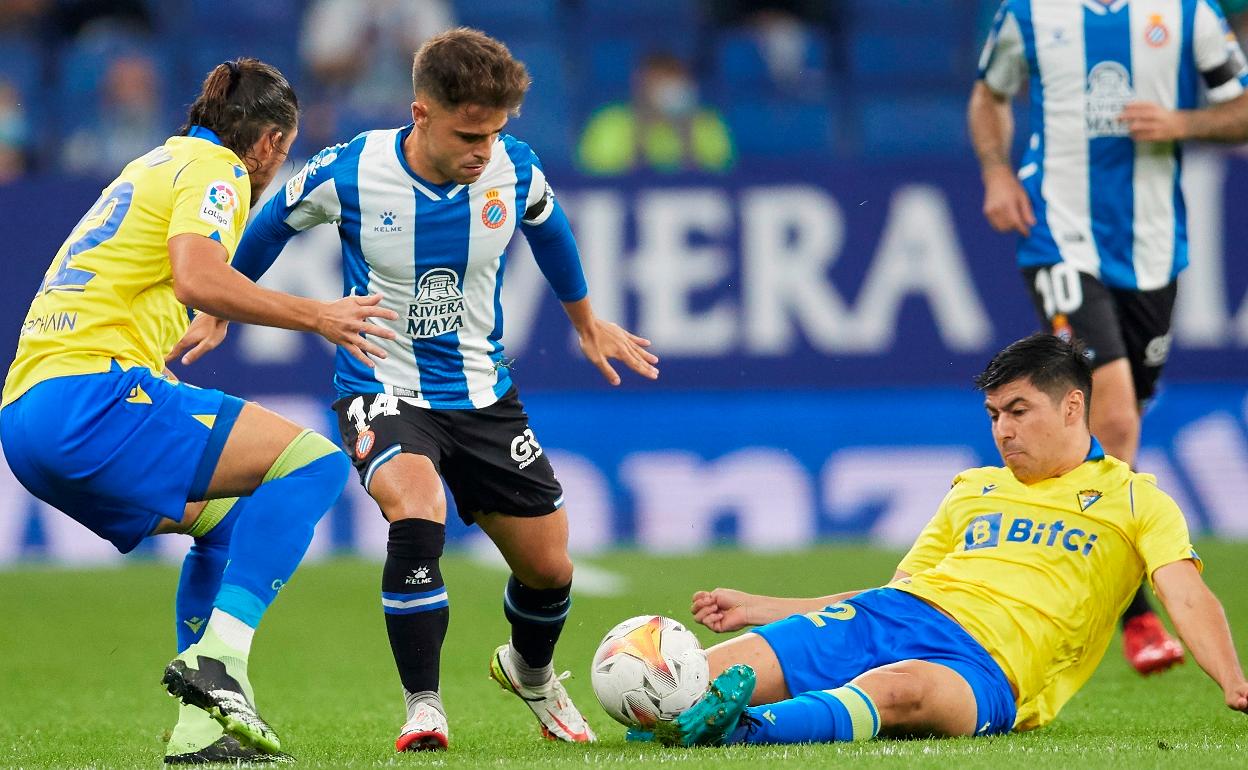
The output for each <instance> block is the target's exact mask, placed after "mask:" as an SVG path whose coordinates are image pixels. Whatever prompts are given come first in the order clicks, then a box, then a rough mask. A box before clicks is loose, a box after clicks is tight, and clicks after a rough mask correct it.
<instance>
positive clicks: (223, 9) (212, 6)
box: [191, 0, 304, 34]
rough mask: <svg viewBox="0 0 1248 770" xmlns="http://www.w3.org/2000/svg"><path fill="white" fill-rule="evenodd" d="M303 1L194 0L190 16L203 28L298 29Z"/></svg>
mask: <svg viewBox="0 0 1248 770" xmlns="http://www.w3.org/2000/svg"><path fill="white" fill-rule="evenodd" d="M303 5H304V3H302V2H301V1H300V0H263V2H257V0H191V16H192V18H193V19H194V20H195V22H196V23H197V24H201V25H203V26H200V27H198V29H199V30H200V31H203V30H205V29H207V30H212V31H218V32H240V33H243V34H247V33H249V32H261V31H264V32H267V33H270V34H273V33H277V34H282V32H283V30H286V29H291V30H295V31H296V33H297V30H298V29H299V22H300V20H301V19H302V17H303ZM262 28H263V29H262Z"/></svg>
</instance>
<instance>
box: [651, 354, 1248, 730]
mask: <svg viewBox="0 0 1248 770" xmlns="http://www.w3.org/2000/svg"><path fill="white" fill-rule="evenodd" d="M976 384H977V385H978V386H979V388H980V389H981V390H982V391H983V392H984V395H985V406H986V408H987V410H988V414H989V416H990V417H991V419H992V435H993V438H994V439H995V441H996V444H997V448H998V449H999V450H1000V452H1001V456H1002V458H1003V459H1004V460H1005V465H1006V467H1004V468H999V467H991V468H975V469H972V470H968V471H966V472H964V473H962V474H961V475H959V476H958V477H957V478H956V479H955V480H954V483H953V488H952V489H951V490H950V491H949V494H948V495H947V496H946V497H945V500H944V502H943V503H942V504H941V506H940V508H939V510H937V512H936V515H935V516H934V517H933V518H932V520H931V522H930V523H929V524H928V525H927V527H926V529H924V530H923V532H922V533H921V534H920V535H919V538H918V540H917V541H916V542H915V544H914V546H913V547H912V548H911V549H910V552H909V553H908V554H907V555H906V557H905V558H904V559H903V560H902V562H901V564H900V565H899V567H898V570H897V574H896V575H895V576H894V578H893V582H892V583H890V584H889V585H888V586H886V587H883V588H876V589H871V590H867V591H851V592H849V593H843V594H837V595H833V596H825V597H821V598H817V599H780V598H773V597H766V596H755V595H752V594H746V593H743V592H740V591H732V590H728V589H722V588H721V589H716V590H714V591H710V592H699V593H697V594H695V595H694V597H693V613H694V616H695V618H696V619H697V620H698V621H699V622H701V623H703V624H704V625H706V626H707V627H709V628H711V629H712V630H715V631H733V630H737V629H740V628H744V627H746V626H752V625H759V628H757V629H755V630H754V631H753V632H751V633H747V634H744V635H742V636H739V637H737V638H735V639H732V640H730V641H728V642H724V643H723V644H719V645H716V646H715V647H712V648H711V649H710V650H709V657H710V663H711V672H712V674H718V675H719V676H718V678H717V679H716V680H715V682H714V684H713V685H712V687H711V690H710V691H709V693H708V695H707V696H706V697H705V698H703V700H702V701H701V702H699V703H698V704H697V705H695V706H694V707H693V708H692V709H690V710H689V711H686V712H685V713H684V714H682V715H681V716H680V717H679V718H678V719H677V721H676V722H674V723H672V724H670V725H668V726H666V729H665V730H664V731H663V732H661V734H660V738H661V739H663V740H665V741H666V742H671V743H682V744H686V745H690V744H695V743H719V742H725V743H799V742H812V741H816V742H817V741H850V740H862V739H866V738H872V737H875V736H876V735H877V734H881V735H888V736H899V735H925V736H926V735H931V736H969V735H992V734H994V733H1003V732H1008V731H1010V730H1029V729H1032V728H1036V727H1040V726H1042V725H1044V724H1047V723H1048V722H1050V721H1052V720H1053V718H1054V717H1056V716H1057V713H1058V711H1060V710H1061V708H1062V706H1063V705H1065V703H1066V702H1067V701H1068V700H1070V698H1071V697H1072V696H1073V695H1074V694H1075V693H1076V692H1077V691H1078V690H1079V688H1080V687H1082V686H1083V685H1084V683H1085V682H1087V681H1088V677H1090V676H1091V675H1092V672H1093V671H1094V670H1095V669H1096V666H1097V664H1098V663H1100V660H1101V657H1102V656H1103V655H1104V654H1105V648H1106V647H1107V646H1108V645H1109V642H1110V639H1111V638H1112V637H1113V633H1114V626H1115V623H1116V621H1117V619H1118V617H1119V615H1120V614H1121V613H1122V610H1123V608H1124V607H1125V606H1126V605H1127V603H1128V602H1130V601H1131V597H1132V596H1133V595H1134V594H1135V590H1136V588H1137V587H1138V586H1139V584H1140V580H1141V579H1142V578H1145V577H1146V578H1148V580H1149V581H1151V582H1152V584H1153V587H1154V588H1155V589H1156V591H1157V594H1158V596H1160V597H1161V600H1162V603H1163V604H1164V605H1165V607H1166V610H1167V612H1169V613H1170V617H1171V619H1172V620H1173V621H1174V625H1175V627H1176V628H1177V629H1178V631H1179V634H1180V635H1181V636H1182V638H1183V641H1184V642H1185V643H1186V644H1187V645H1188V647H1189V649H1190V650H1191V651H1192V654H1193V655H1194V656H1195V658H1196V662H1197V663H1199V664H1200V666H1201V667H1202V668H1203V669H1204V670H1205V672H1206V673H1208V674H1209V676H1210V677H1211V678H1212V679H1213V680H1214V681H1215V682H1216V683H1217V684H1218V686H1219V687H1220V688H1221V689H1222V694H1223V697H1224V699H1225V702H1226V705H1227V706H1229V707H1230V708H1232V709H1235V710H1237V711H1248V681H1246V680H1245V678H1244V673H1243V669H1242V668H1241V667H1240V664H1239V660H1238V658H1237V657H1236V654H1235V647H1234V644H1233V642H1232V640H1231V632H1230V629H1229V628H1228V626H1227V622H1226V616H1225V615H1224V614H1223V612H1222V607H1221V605H1220V604H1219V603H1218V600H1217V599H1216V598H1215V597H1214V595H1213V593H1212V592H1211V591H1210V590H1209V589H1208V588H1207V587H1206V586H1205V583H1204V581H1203V580H1202V579H1201V576H1200V570H1201V562H1200V559H1199V557H1197V555H1196V552H1195V551H1194V550H1193V549H1192V545H1191V542H1190V541H1189V539H1188V532H1187V525H1186V523H1185V522H1184V520H1183V514H1182V513H1181V512H1180V511H1179V508H1178V506H1176V505H1175V503H1174V501H1173V500H1171V499H1170V498H1169V497H1168V496H1166V494H1165V493H1163V492H1162V491H1161V490H1159V489H1158V488H1157V487H1156V485H1155V484H1154V480H1153V478H1152V477H1151V476H1147V475H1144V474H1139V473H1133V472H1132V471H1131V469H1130V467H1128V466H1127V464H1126V463H1123V462H1121V461H1119V460H1117V459H1114V458H1113V457H1108V456H1106V455H1105V453H1104V452H1103V451H1101V448H1100V445H1099V443H1098V442H1097V441H1096V439H1095V438H1093V437H1092V436H1091V434H1090V433H1089V431H1088V412H1087V404H1088V402H1089V400H1090V397H1091V391H1092V373H1091V370H1090V368H1089V366H1088V363H1087V360H1086V359H1085V358H1084V356H1083V355H1082V353H1081V351H1080V350H1079V349H1078V348H1077V347H1074V346H1072V345H1070V344H1069V343H1066V342H1063V341H1062V340H1060V339H1058V338H1056V337H1052V336H1049V335H1034V336H1032V337H1028V338H1027V339H1024V340H1021V341H1019V342H1016V343H1014V344H1013V345H1010V346H1009V347H1007V348H1006V349H1005V350H1004V351H1002V352H1001V353H999V354H998V355H997V356H996V358H994V359H993V360H992V362H991V363H990V364H989V365H988V368H987V369H986V370H985V371H984V373H983V374H981V375H980V376H979V378H978V379H977V380H976ZM763 624H765V625H763ZM747 703H751V704H754V705H752V706H749V707H748V708H747V707H746V704H747Z"/></svg>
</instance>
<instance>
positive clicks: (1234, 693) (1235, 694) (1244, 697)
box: [1225, 681, 1248, 713]
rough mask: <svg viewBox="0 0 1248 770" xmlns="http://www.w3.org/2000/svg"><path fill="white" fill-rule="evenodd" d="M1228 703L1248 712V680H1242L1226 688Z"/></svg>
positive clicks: (1231, 706)
mask: <svg viewBox="0 0 1248 770" xmlns="http://www.w3.org/2000/svg"><path fill="white" fill-rule="evenodd" d="M1225 695H1226V705H1227V706H1229V707H1230V708H1233V709H1235V710H1236V711H1243V712H1245V713H1248V682H1244V681H1241V682H1239V683H1237V684H1234V685H1231V686H1230V687H1228V688H1226V691H1225Z"/></svg>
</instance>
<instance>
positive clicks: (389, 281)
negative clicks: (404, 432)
mask: <svg viewBox="0 0 1248 770" xmlns="http://www.w3.org/2000/svg"><path fill="white" fill-rule="evenodd" d="M411 130H412V127H411V126H410V125H409V126H406V127H404V128H400V129H391V130H380V131H369V132H366V133H363V134H360V135H359V136H357V137H356V138H355V139H353V140H352V141H351V142H349V143H346V144H339V145H336V146H334V147H330V148H327V149H325V150H322V151H321V152H320V153H318V154H317V155H315V156H313V157H312V159H311V160H309V161H308V163H307V164H306V165H305V166H304V167H303V169H302V170H301V171H299V173H298V174H296V175H295V176H293V177H292V178H291V179H290V180H289V181H288V182H287V183H286V185H285V188H284V190H282V191H279V193H278V194H277V195H275V196H274V197H273V198H272V199H271V200H270V201H269V202H268V204H266V206H265V207H264V209H263V210H262V211H261V212H260V213H259V214H258V215H257V217H256V220H255V221H254V222H253V223H252V225H251V226H250V227H249V228H248V230H247V233H246V234H245V236H244V238H243V243H242V244H240V246H239V253H238V255H237V257H236V259H235V262H234V264H235V266H236V267H238V269H239V270H240V271H242V272H243V273H244V274H247V275H249V276H250V277H252V278H253V279H254V278H257V277H259V275H260V274H261V273H263V272H264V270H265V269H267V267H268V266H269V265H270V264H272V261H273V259H275V258H276V256H277V253H278V252H280V250H281V247H282V245H283V244H284V243H285V241H286V240H287V239H289V238H290V237H292V236H293V235H294V234H295V233H297V232H300V231H303V230H307V229H308V228H310V227H313V226H315V225H318V224H323V223H334V224H336V225H337V226H338V232H339V236H340V238H341V241H342V260H343V291H344V294H351V293H355V294H360V295H364V294H372V293H380V294H382V295H383V297H384V299H383V306H384V307H389V308H391V309H393V310H395V311H396V312H398V314H399V320H398V321H397V322H396V321H384V320H380V319H375V320H374V322H375V323H377V324H380V325H388V326H390V327H391V328H394V329H395V331H396V332H397V333H398V338H397V339H395V340H383V339H377V340H374V341H375V342H376V343H377V344H379V345H380V346H381V347H382V348H383V349H385V351H386V354H387V357H386V358H385V359H382V360H378V361H376V364H377V367H376V368H375V369H369V368H368V367H366V366H364V365H363V364H361V363H360V362H359V361H357V360H355V359H354V358H353V357H352V356H350V355H348V354H347V353H346V352H345V351H343V350H341V349H340V350H339V351H338V354H337V358H336V361H335V376H334V384H335V387H336V389H337V391H338V393H339V394H340V395H346V394H351V393H388V394H391V395H395V396H399V397H401V398H402V399H403V400H405V401H408V402H409V403H412V404H414V405H416V406H421V407H425V408H433V409H479V408H482V407H485V406H489V405H490V404H492V403H494V402H495V401H497V400H498V399H499V398H500V397H501V396H502V395H503V394H505V393H506V392H507V390H508V388H510V387H511V375H510V371H509V369H508V367H507V366H506V365H505V359H504V357H503V345H502V336H503V309H502V305H501V303H500V301H499V298H500V292H501V289H502V283H503V271H504V268H505V265H506V255H505V253H504V249H505V248H506V246H507V243H508V242H509V241H510V240H511V238H512V235H513V234H514V233H515V231H516V227H517V225H521V226H522V227H523V229H524V232H525V234H526V236H527V237H528V238H529V241H530V243H531V245H533V247H534V248H533V251H534V256H535V257H536V258H537V260H538V263H539V266H540V267H541V268H542V270H543V272H544V273H545V275H546V277H547V279H548V280H549V281H550V282H551V284H552V286H554V288H555V291H556V293H557V294H558V295H559V298H560V299H562V300H564V301H574V300H577V299H580V298H582V297H584V296H585V294H586V293H587V288H586V285H585V279H584V274H583V273H582V271H581V265H580V260H579V256H578V255H577V252H576V247H575V242H574V241H573V240H572V235H571V230H570V227H569V225H568V222H567V218H566V217H565V216H564V215H563V212H562V210H561V209H560V207H559V205H558V203H557V202H556V201H555V200H554V193H553V192H552V191H551V188H550V186H549V185H548V184H547V182H546V177H545V175H544V174H543V172H542V169H541V166H540V163H539V161H538V159H537V156H536V155H535V154H534V153H533V151H532V150H531V149H529V146H528V145H527V144H525V143H524V142H521V141H519V140H517V139H515V138H513V137H511V136H508V135H501V136H500V137H499V138H498V141H497V143H496V144H495V145H494V148H493V151H492V152H491V157H490V162H489V164H488V165H487V166H486V168H485V170H484V171H483V172H482V174H481V177H480V178H479V179H478V180H477V181H476V182H473V183H472V184H471V185H466V186H465V185H461V184H456V183H453V182H452V183H447V184H442V185H438V184H434V183H432V182H429V181H427V180H424V179H421V178H420V177H419V176H417V175H416V174H415V172H413V171H412V170H411V168H410V167H409V166H408V163H407V161H406V159H405V158H404V156H403V149H402V143H403V140H404V138H405V137H406V136H407V135H408V134H409V133H410V131H411ZM546 230H550V231H552V232H544V231H546ZM552 243H553V244H554V246H553V247H552V246H551V244H552Z"/></svg>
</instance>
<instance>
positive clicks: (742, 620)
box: [689, 588, 758, 634]
mask: <svg viewBox="0 0 1248 770" xmlns="http://www.w3.org/2000/svg"><path fill="white" fill-rule="evenodd" d="M757 598H758V597H756V596H754V594H747V593H745V592H744V591H736V590H733V589H731V588H716V589H715V590H714V591H698V592H697V593H695V594H694V595H693V604H692V606H690V608H689V611H690V612H692V613H693V619H694V620H696V621H698V622H699V623H701V624H702V625H704V626H706V627H707V628H709V629H711V630H712V631H714V632H716V633H720V634H722V633H726V632H728V631H739V630H741V629H742V628H745V627H746V626H749V625H753V623H751V622H750V619H749V606H750V601H751V600H753V599H757Z"/></svg>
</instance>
